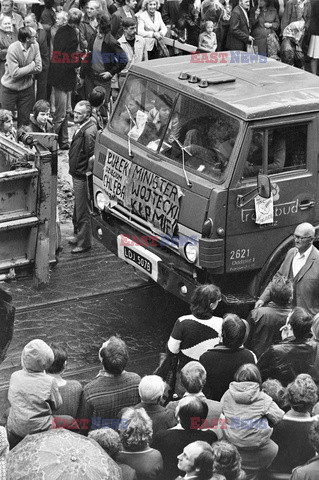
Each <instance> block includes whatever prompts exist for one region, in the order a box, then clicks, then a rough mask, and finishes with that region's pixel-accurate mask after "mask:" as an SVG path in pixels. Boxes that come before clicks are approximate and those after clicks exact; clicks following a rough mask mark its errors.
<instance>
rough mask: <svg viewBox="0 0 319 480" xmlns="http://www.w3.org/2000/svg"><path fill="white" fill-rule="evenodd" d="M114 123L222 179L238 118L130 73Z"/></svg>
mask: <svg viewBox="0 0 319 480" xmlns="http://www.w3.org/2000/svg"><path fill="white" fill-rule="evenodd" d="M115 108H116V109H115V112H114V115H113V118H112V121H111V127H113V128H114V130H115V131H117V132H118V133H120V134H122V135H123V134H124V135H126V136H127V137H128V142H129V143H130V142H131V141H135V142H137V143H139V144H141V145H143V146H145V147H146V148H148V149H149V150H152V151H156V152H158V153H159V154H162V155H164V156H165V157H167V158H168V159H170V160H171V161H173V162H174V163H177V164H179V165H180V166H181V167H182V168H183V169H185V170H186V171H191V172H196V173H197V174H200V175H203V176H207V177H209V178H211V179H213V180H218V181H220V180H221V179H222V178H223V177H224V176H225V173H226V170H227V166H228V163H229V159H230V156H231V154H232V151H233V147H234V144H235V142H236V138H237V134H238V131H239V121H238V120H237V119H236V118H233V117H230V116H229V115H226V114H224V113H221V112H220V111H218V110H216V109H214V108H213V107H211V106H210V105H207V104H205V103H202V102H199V101H198V100H196V99H193V98H190V97H188V96H186V95H183V94H178V93H177V92H174V91H172V90H170V89H168V88H166V87H163V86H161V85H158V84H156V83H155V82H151V81H148V80H145V79H140V78H137V77H134V76H132V75H131V76H130V77H129V78H128V80H127V82H126V84H125V87H124V89H123V90H122V92H121V97H120V99H119V101H118V102H117V105H116V107H115Z"/></svg>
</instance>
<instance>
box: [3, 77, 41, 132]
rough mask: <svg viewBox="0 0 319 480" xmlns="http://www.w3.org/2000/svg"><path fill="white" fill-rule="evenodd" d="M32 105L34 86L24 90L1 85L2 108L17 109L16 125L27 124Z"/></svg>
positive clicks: (12, 110)
mask: <svg viewBox="0 0 319 480" xmlns="http://www.w3.org/2000/svg"><path fill="white" fill-rule="evenodd" d="M33 105H34V86H33V85H31V87H29V88H25V89H24V90H20V91H18V90H11V88H7V87H4V86H2V108H4V109H5V110H11V112H14V111H15V110H17V111H18V127H21V125H29V123H30V113H31V111H32V108H33Z"/></svg>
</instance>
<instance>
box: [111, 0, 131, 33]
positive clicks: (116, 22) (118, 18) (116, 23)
mask: <svg viewBox="0 0 319 480" xmlns="http://www.w3.org/2000/svg"><path fill="white" fill-rule="evenodd" d="M130 11H131V15H132V18H135V14H134V12H133V10H132V9H130ZM124 18H126V15H125V12H124V9H123V7H120V8H118V9H117V10H116V12H114V13H113V15H112V18H111V34H112V35H113V37H114V38H116V40H118V39H119V38H120V37H121V36H122V35H123V33H124V30H123V27H122V22H123V19H124Z"/></svg>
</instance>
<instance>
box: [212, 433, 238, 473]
mask: <svg viewBox="0 0 319 480" xmlns="http://www.w3.org/2000/svg"><path fill="white" fill-rule="evenodd" d="M212 450H213V457H214V472H216V473H219V474H220V475H224V476H225V477H226V479H227V480H241V479H242V480H244V479H245V478H246V475H245V473H244V471H243V470H242V469H241V456H240V454H239V452H238V450H237V448H236V447H235V445H232V444H231V443H228V442H226V441H225V440H221V441H220V442H216V443H214V444H213V445H212Z"/></svg>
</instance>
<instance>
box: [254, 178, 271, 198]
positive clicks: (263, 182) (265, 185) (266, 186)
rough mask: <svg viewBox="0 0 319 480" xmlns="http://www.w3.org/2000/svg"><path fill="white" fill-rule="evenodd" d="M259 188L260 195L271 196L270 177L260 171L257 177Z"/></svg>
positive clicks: (263, 196)
mask: <svg viewBox="0 0 319 480" xmlns="http://www.w3.org/2000/svg"><path fill="white" fill-rule="evenodd" d="M257 190H258V195H260V196H261V197H262V198H270V196H271V183H270V178H269V177H268V176H267V175H264V174H262V173H259V175H258V177H257Z"/></svg>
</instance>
